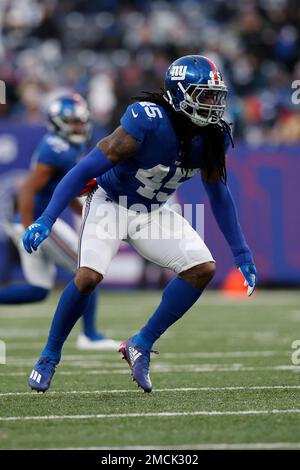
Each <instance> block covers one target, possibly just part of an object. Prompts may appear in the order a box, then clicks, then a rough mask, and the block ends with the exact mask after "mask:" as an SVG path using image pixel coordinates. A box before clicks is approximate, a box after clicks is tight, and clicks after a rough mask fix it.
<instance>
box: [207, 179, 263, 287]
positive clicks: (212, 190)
mask: <svg viewBox="0 0 300 470" xmlns="http://www.w3.org/2000/svg"><path fill="white" fill-rule="evenodd" d="M201 177H202V182H203V185H204V187H205V190H206V193H207V195H208V198H209V202H210V206H211V208H212V211H213V214H214V217H215V219H216V221H217V223H218V225H219V227H220V229H221V231H222V233H223V235H224V237H225V239H226V240H227V243H228V244H229V246H230V248H231V251H232V254H233V257H234V261H235V264H236V265H237V267H238V268H239V269H240V271H241V272H242V274H243V276H244V277H245V286H248V295H251V294H252V292H253V291H254V289H255V287H256V284H257V281H258V278H257V272H256V267H255V264H254V260H253V255H252V252H251V250H250V248H249V246H248V244H247V242H246V239H245V236H244V234H243V231H242V228H241V225H240V222H239V217H238V213H237V209H236V205H235V202H234V199H233V197H232V194H231V192H230V189H229V187H228V185H227V184H224V183H223V182H222V181H221V180H220V177H219V172H218V171H217V170H216V171H215V172H214V173H213V174H212V175H211V176H210V177H209V178H208V176H207V173H206V171H205V170H201Z"/></svg>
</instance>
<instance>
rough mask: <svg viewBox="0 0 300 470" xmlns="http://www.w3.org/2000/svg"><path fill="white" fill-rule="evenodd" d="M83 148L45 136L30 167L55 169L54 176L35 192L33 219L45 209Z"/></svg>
mask: <svg viewBox="0 0 300 470" xmlns="http://www.w3.org/2000/svg"><path fill="white" fill-rule="evenodd" d="M84 150H85V146H84V145H81V146H78V145H73V144H70V143H69V142H68V141H67V140H65V139H62V138H61V137H59V136H57V135H55V134H52V133H49V134H46V135H45V136H44V137H43V139H42V141H41V142H40V144H39V145H38V147H37V149H36V151H35V152H34V154H33V157H32V161H31V165H32V166H33V165H35V164H37V163H45V164H47V165H50V166H52V167H54V168H55V170H56V172H55V174H54V176H53V177H52V178H51V179H50V181H48V183H47V184H46V185H45V186H44V187H43V188H42V189H41V190H40V191H38V192H37V194H36V195H35V201H34V206H35V207H34V217H35V218H37V217H39V216H40V215H41V213H42V212H43V211H44V210H45V208H46V207H47V205H48V203H49V201H50V199H51V197H52V194H53V191H54V190H55V188H56V186H57V184H58V183H59V182H60V180H61V179H62V178H63V177H64V176H65V174H66V173H68V171H70V170H71V168H73V166H74V165H76V163H77V161H78V159H79V157H80V155H81V154H82V152H83V151H84Z"/></svg>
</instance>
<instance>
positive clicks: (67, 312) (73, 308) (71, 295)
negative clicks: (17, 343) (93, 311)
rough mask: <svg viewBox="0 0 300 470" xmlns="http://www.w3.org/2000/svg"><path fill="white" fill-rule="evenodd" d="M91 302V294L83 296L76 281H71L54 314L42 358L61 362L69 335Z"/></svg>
mask: <svg viewBox="0 0 300 470" xmlns="http://www.w3.org/2000/svg"><path fill="white" fill-rule="evenodd" d="M89 300H90V295H89V294H82V293H81V292H80V291H79V290H78V288H77V286H76V284H75V282H74V280H72V281H70V282H69V284H68V285H67V287H66V288H65V290H64V291H63V293H62V295H61V298H60V300H59V302H58V305H57V308H56V312H55V314H54V317H53V320H52V324H51V328H50V333H49V337H48V341H47V344H46V346H45V348H44V349H43V351H42V354H41V355H42V356H48V357H50V358H51V359H52V360H53V361H55V362H57V363H58V362H59V361H60V357H61V350H62V347H63V345H64V342H65V341H66V339H67V337H68V335H69V333H70V332H71V330H72V328H73V326H74V325H75V323H76V322H77V320H78V319H79V318H80V317H81V315H82V314H83V312H84V311H85V309H86V308H87V305H88V303H89Z"/></svg>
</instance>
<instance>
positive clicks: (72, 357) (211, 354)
mask: <svg viewBox="0 0 300 470" xmlns="http://www.w3.org/2000/svg"><path fill="white" fill-rule="evenodd" d="M39 345H40V346H41V345H42V343H39ZM27 346H31V345H27ZM10 349H15V348H13V347H11V345H10V344H9V343H8V344H7V350H8V351H9V350H10ZM20 349H22V348H20ZM30 349H32V348H30ZM103 353H104V354H105V359H114V358H119V355H118V354H117V351H99V352H98V353H97V352H95V351H84V352H83V353H81V354H65V355H64V356H63V361H81V360H82V361H86V360H87V359H89V360H93V359H94V360H99V359H103V356H102V354H103ZM290 354H291V351H288V350H281V351H280V350H278V351H263V350H262V351H198V352H190V353H188V352H187V353H184V352H183V353H173V352H162V353H160V355H159V357H160V358H161V359H184V358H196V359H197V358H200V359H201V358H203V359H208V358H222V357H234V358H235V357H246V358H247V357H273V356H286V355H290ZM9 359H10V360H11V361H19V360H21V359H20V358H19V357H17V356H11V355H10V356H9ZM35 359H36V357H35V356H32V357H31V358H30V357H29V358H26V360H32V361H34V360H35Z"/></svg>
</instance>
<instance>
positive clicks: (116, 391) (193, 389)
mask: <svg viewBox="0 0 300 470" xmlns="http://www.w3.org/2000/svg"><path fill="white" fill-rule="evenodd" d="M250 390H251V391H261V390H273V391H274V390H279V391H282V390H283V391H284V390H300V385H257V386H250V387H247V386H236V387H180V388H158V389H155V390H153V392H152V393H154V394H156V393H165V392H168V393H173V392H234V391H250ZM123 393H141V392H140V390H137V389H130V390H129V389H128V390H126V389H125V390H124V389H113V390H109V389H107V390H68V391H49V392H47V395H104V394H117V395H119V394H123ZM0 396H1V397H18V396H21V397H23V396H30V397H40V396H41V395H39V394H38V393H34V392H7V393H0Z"/></svg>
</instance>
